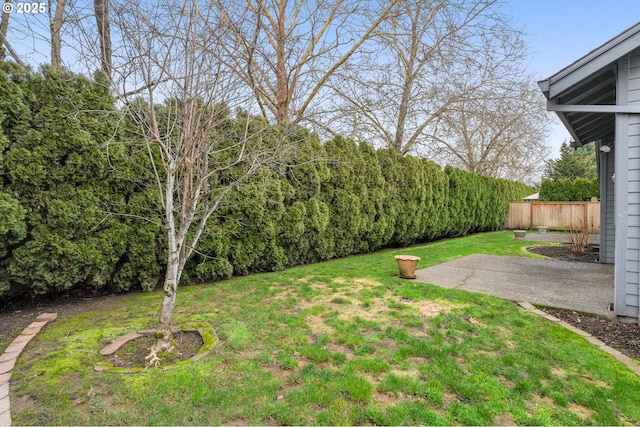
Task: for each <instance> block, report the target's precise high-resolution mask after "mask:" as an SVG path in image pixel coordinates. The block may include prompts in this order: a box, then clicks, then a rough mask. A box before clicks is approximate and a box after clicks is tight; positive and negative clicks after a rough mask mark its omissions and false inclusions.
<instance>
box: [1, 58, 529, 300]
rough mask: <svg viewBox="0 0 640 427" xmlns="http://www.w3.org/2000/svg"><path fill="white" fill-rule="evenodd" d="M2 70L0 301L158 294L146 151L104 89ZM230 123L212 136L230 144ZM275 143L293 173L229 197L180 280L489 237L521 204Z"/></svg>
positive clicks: (156, 227) (159, 260)
mask: <svg viewBox="0 0 640 427" xmlns="http://www.w3.org/2000/svg"><path fill="white" fill-rule="evenodd" d="M3 67H4V69H3V70H2V71H0V295H2V294H3V293H4V294H7V293H20V292H24V293H27V294H47V293H53V292H56V291H64V290H68V289H72V288H75V289H78V290H80V291H81V292H86V293H90V292H92V290H93V289H104V288H106V289H110V290H113V291H123V290H127V289H130V288H141V289H144V290H150V289H153V288H155V287H156V285H157V283H158V281H159V280H160V279H161V276H162V273H163V268H164V267H163V265H164V262H165V259H166V256H165V254H166V249H165V232H164V230H163V229H162V227H161V225H160V224H161V222H160V221H159V220H157V218H158V217H159V215H160V214H161V209H160V203H159V200H158V199H157V196H156V194H155V192H154V187H153V180H152V177H151V176H150V175H149V168H148V167H147V166H148V159H147V157H146V156H147V153H146V152H144V151H139V149H138V148H137V147H136V146H135V145H130V144H126V143H124V142H125V141H127V138H125V136H127V135H123V133H126V129H125V130H122V129H120V128H118V127H116V119H117V111H116V108H115V102H114V99H113V98H112V97H111V96H110V94H109V92H108V91H107V90H106V89H105V87H106V84H104V82H101V81H100V80H98V81H94V80H91V79H88V78H85V77H83V76H78V75H73V74H70V73H64V72H54V71H52V70H50V69H47V68H44V69H42V70H40V71H39V72H37V73H33V72H26V71H24V70H21V69H19V68H14V69H10V68H8V67H9V65H8V64H6V63H5V64H4V65H3ZM96 112H99V113H96ZM246 119H247V118H246V117H245V118H244V119H243V120H246ZM234 120H239V119H232V118H230V119H229V121H228V122H227V123H226V124H225V129H221V130H220V131H221V132H229V134H230V135H233V132H234V130H233V126H234V125H233V124H234ZM252 120H253V119H252ZM255 120H263V119H259V118H256V119H255ZM272 129H273V132H274V137H276V136H278V135H280V133H281V132H283V131H285V130H284V129H282V128H281V127H279V126H273V127H272ZM286 131H287V132H288V138H289V139H290V140H291V141H292V142H295V144H296V147H297V151H296V152H295V154H294V158H293V159H292V161H291V165H289V166H282V168H281V169H280V170H278V171H273V170H264V171H262V173H261V174H258V175H256V176H255V177H254V178H253V179H252V180H251V181H250V182H248V183H247V184H246V185H245V186H243V187H242V188H240V189H238V191H236V192H235V193H233V194H231V196H230V197H229V198H228V199H227V200H226V202H225V204H224V205H223V206H221V209H220V210H219V211H218V212H217V215H216V216H214V217H212V218H211V219H210V221H209V224H208V226H207V230H206V232H205V234H204V236H203V237H202V239H201V241H200V245H199V248H198V255H197V256H195V257H193V258H192V259H191V260H190V261H189V263H188V265H187V268H186V270H185V274H184V277H183V281H184V282H188V281H213V280H219V279H221V278H227V277H230V276H231V275H232V274H248V273H251V272H256V271H272V270H279V269H283V268H286V267H288V266H293V265H299V264H304V263H310V262H315V261H320V260H326V259H330V258H335V257H342V256H346V255H351V254H356V253H363V252H370V251H374V250H376V249H379V248H382V247H388V246H401V245H408V244H412V243H416V242H423V241H430V240H434V239H437V238H441V237H451V236H462V235H465V234H468V233H474V232H480V231H489V230H496V229H498V228H500V227H501V225H502V223H503V221H504V216H505V213H506V211H507V208H508V202H509V201H513V200H518V199H520V198H521V197H523V196H524V195H526V194H529V193H530V192H531V189H530V188H528V187H527V186H525V185H523V184H520V183H514V182H508V181H505V180H500V179H492V178H488V177H482V176H479V175H474V174H471V173H468V172H464V171H461V170H458V169H454V168H451V167H446V168H445V169H444V170H443V169H442V168H440V167H439V166H438V165H436V164H435V163H433V162H430V161H428V160H426V159H420V158H416V157H411V156H405V157H402V156H399V155H398V154H397V153H396V152H394V151H392V150H389V149H382V150H375V149H373V148H372V147H371V146H370V145H368V144H365V143H361V144H356V143H355V142H353V141H351V140H347V139H344V138H342V137H336V138H334V139H332V140H329V141H326V142H324V143H321V142H320V141H319V140H318V139H317V137H316V136H315V135H313V134H311V133H309V132H308V131H306V130H305V129H303V128H293V129H287V130H286ZM127 137H130V136H127ZM141 218H146V219H141Z"/></svg>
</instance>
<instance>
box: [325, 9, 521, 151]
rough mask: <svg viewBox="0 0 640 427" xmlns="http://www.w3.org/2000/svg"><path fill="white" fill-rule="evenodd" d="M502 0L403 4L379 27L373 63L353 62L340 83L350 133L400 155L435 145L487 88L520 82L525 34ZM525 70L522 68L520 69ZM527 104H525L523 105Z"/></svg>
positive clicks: (372, 57) (345, 118)
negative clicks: (500, 6) (446, 124)
mask: <svg viewBox="0 0 640 427" xmlns="http://www.w3.org/2000/svg"><path fill="white" fill-rule="evenodd" d="M496 5H497V1H496V0H436V1H431V2H424V1H420V0H402V1H400V2H398V3H397V4H396V6H395V9H394V11H393V13H391V14H390V15H389V17H388V19H386V20H385V21H384V23H382V25H380V27H379V29H378V32H377V34H376V37H375V38H373V39H372V41H371V49H372V50H373V49H374V47H375V48H377V49H378V50H376V51H375V55H371V56H370V57H369V62H368V65H366V66H363V64H357V63H355V64H352V65H354V67H353V68H351V69H349V70H346V69H345V70H344V71H345V72H343V74H342V77H343V79H342V80H341V81H340V82H339V84H336V85H334V87H333V88H334V89H335V91H336V92H337V93H338V94H339V95H340V96H341V98H342V99H344V100H345V101H346V106H345V107H344V109H343V111H342V113H343V119H342V123H344V125H345V128H347V127H349V128H350V131H349V133H351V134H353V135H354V136H356V137H360V138H362V139H365V140H368V141H372V142H373V143H375V144H376V145H378V146H387V147H391V148H393V149H395V150H396V151H397V152H399V153H401V154H407V153H409V152H414V153H417V152H419V151H421V150H420V148H419V147H420V146H423V145H425V144H429V143H430V141H432V140H433V137H434V136H435V137H436V138H437V135H435V132H436V130H437V129H439V127H438V123H439V122H440V121H441V120H443V119H444V118H445V117H446V116H447V114H449V112H450V111H455V110H456V109H459V108H461V106H463V105H466V106H469V107H471V106H473V107H474V108H476V107H478V108H480V107H482V104H481V103H479V104H472V103H471V101H472V100H474V99H475V98H476V97H483V96H484V94H483V91H484V90H485V89H486V88H488V87H489V86H495V85H501V86H502V87H504V86H505V81H510V80H513V79H516V80H517V79H519V78H520V75H516V74H513V73H514V70H515V69H516V68H517V66H519V65H520V63H521V61H522V60H523V58H524V57H525V53H526V50H525V45H524V43H523V41H522V34H521V32H520V31H518V30H516V29H514V28H512V27H511V26H510V25H509V22H508V20H507V19H506V18H505V17H503V16H502V15H500V14H499V13H498V12H497V11H496ZM519 71H520V70H519V69H518V72H519ZM522 102H526V101H525V100H523V101H522Z"/></svg>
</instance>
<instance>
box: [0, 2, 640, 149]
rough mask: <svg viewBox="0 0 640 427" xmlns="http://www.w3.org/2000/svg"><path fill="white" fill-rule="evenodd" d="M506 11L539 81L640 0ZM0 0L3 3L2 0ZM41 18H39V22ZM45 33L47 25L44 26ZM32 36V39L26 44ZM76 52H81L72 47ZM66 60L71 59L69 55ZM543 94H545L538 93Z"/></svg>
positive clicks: (24, 47)
mask: <svg viewBox="0 0 640 427" xmlns="http://www.w3.org/2000/svg"><path fill="white" fill-rule="evenodd" d="M503 2H504V3H503V5H502V12H503V13H504V14H506V15H508V16H510V17H512V18H513V22H514V25H516V27H518V28H522V29H523V30H524V31H525V32H526V33H527V34H528V40H529V46H530V52H531V55H532V57H531V62H530V64H529V71H530V73H531V74H533V76H534V77H535V78H536V79H537V80H542V79H545V78H547V77H549V76H551V75H552V74H554V73H555V72H557V71H559V70H560V69H562V68H564V67H565V66H567V65H569V64H571V63H572V62H574V61H575V60H576V59H579V58H581V57H582V56H584V55H586V54H587V53H589V52H590V51H591V50H593V49H595V48H597V47H598V46H601V45H602V44H604V43H605V42H607V41H608V40H610V39H612V38H613V37H615V36H617V35H618V34H620V33H621V32H623V31H624V30H626V29H627V28H629V27H631V26H633V25H635V24H636V23H638V22H640V0H503ZM0 3H4V1H3V0H0ZM12 19H14V20H16V21H20V20H30V21H31V24H32V25H36V26H37V21H40V20H44V19H46V16H45V15H31V16H27V15H18V14H15V13H14V14H12ZM38 23H40V22H38ZM40 27H41V30H42V29H44V30H42V31H41V33H42V34H45V38H46V34H47V31H48V29H47V26H46V25H45V24H42V25H40ZM26 41H27V43H25V41H23V43H25V44H21V43H20V41H18V40H14V41H13V42H14V44H15V46H14V47H16V48H17V49H19V50H20V51H26V52H28V55H29V56H30V61H29V62H32V63H41V62H47V61H48V57H49V47H48V45H47V46H45V47H42V46H44V45H43V44H40V43H38V44H34V43H33V41H32V40H31V39H30V38H28V40H26ZM29 41H31V43H28V42H29ZM72 55H77V53H75V52H73V53H72ZM65 59H66V61H65V62H69V60H73V59H72V58H68V57H67V58H65ZM540 96H541V97H542V93H541V94H540ZM550 115H551V117H553V120H554V125H553V131H552V134H551V136H550V138H549V139H548V140H547V144H548V145H549V146H550V147H551V153H550V155H551V157H554V158H556V157H558V156H559V154H560V152H559V148H560V144H562V142H563V141H565V140H567V139H569V133H568V132H567V131H566V130H565V129H564V127H563V126H562V124H561V123H560V120H559V119H558V118H557V117H556V116H555V114H551V113H550Z"/></svg>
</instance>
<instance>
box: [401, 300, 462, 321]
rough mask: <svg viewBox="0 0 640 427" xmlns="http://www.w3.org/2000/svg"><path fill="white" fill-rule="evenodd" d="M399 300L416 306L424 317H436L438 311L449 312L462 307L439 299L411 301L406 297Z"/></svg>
mask: <svg viewBox="0 0 640 427" xmlns="http://www.w3.org/2000/svg"><path fill="white" fill-rule="evenodd" d="M400 302H401V303H403V304H406V305H409V306H411V307H416V308H417V309H418V310H419V312H420V314H422V315H423V316H425V317H436V316H437V315H439V314H440V313H450V312H451V310H453V309H454V308H464V306H463V305H459V304H454V303H451V302H449V301H444V300H441V299H438V300H433V301H412V300H408V299H401V300H400Z"/></svg>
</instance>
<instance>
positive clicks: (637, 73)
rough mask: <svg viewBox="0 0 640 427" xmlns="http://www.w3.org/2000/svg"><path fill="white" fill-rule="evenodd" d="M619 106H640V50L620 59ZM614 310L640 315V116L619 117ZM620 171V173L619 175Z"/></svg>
mask: <svg viewBox="0 0 640 427" xmlns="http://www.w3.org/2000/svg"><path fill="white" fill-rule="evenodd" d="M617 91H618V92H617V98H618V100H617V102H618V105H640V50H638V49H636V50H634V51H633V52H631V53H629V54H628V55H626V56H623V57H622V58H620V60H619V61H618V87H617ZM615 160H616V184H615V190H614V191H615V193H616V194H615V199H616V207H615V209H616V215H615V217H616V239H621V240H619V242H620V243H622V242H624V244H622V245H620V244H619V245H618V247H617V250H616V258H615V259H616V260H620V261H623V262H618V263H617V264H616V269H615V272H616V278H615V294H616V296H615V300H616V301H615V305H614V307H615V312H616V314H617V315H619V316H624V317H635V318H638V314H639V309H638V308H639V306H640V301H639V293H640V292H639V290H640V115H638V114H618V115H617V116H616V155H615ZM620 174H621V175H620Z"/></svg>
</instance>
